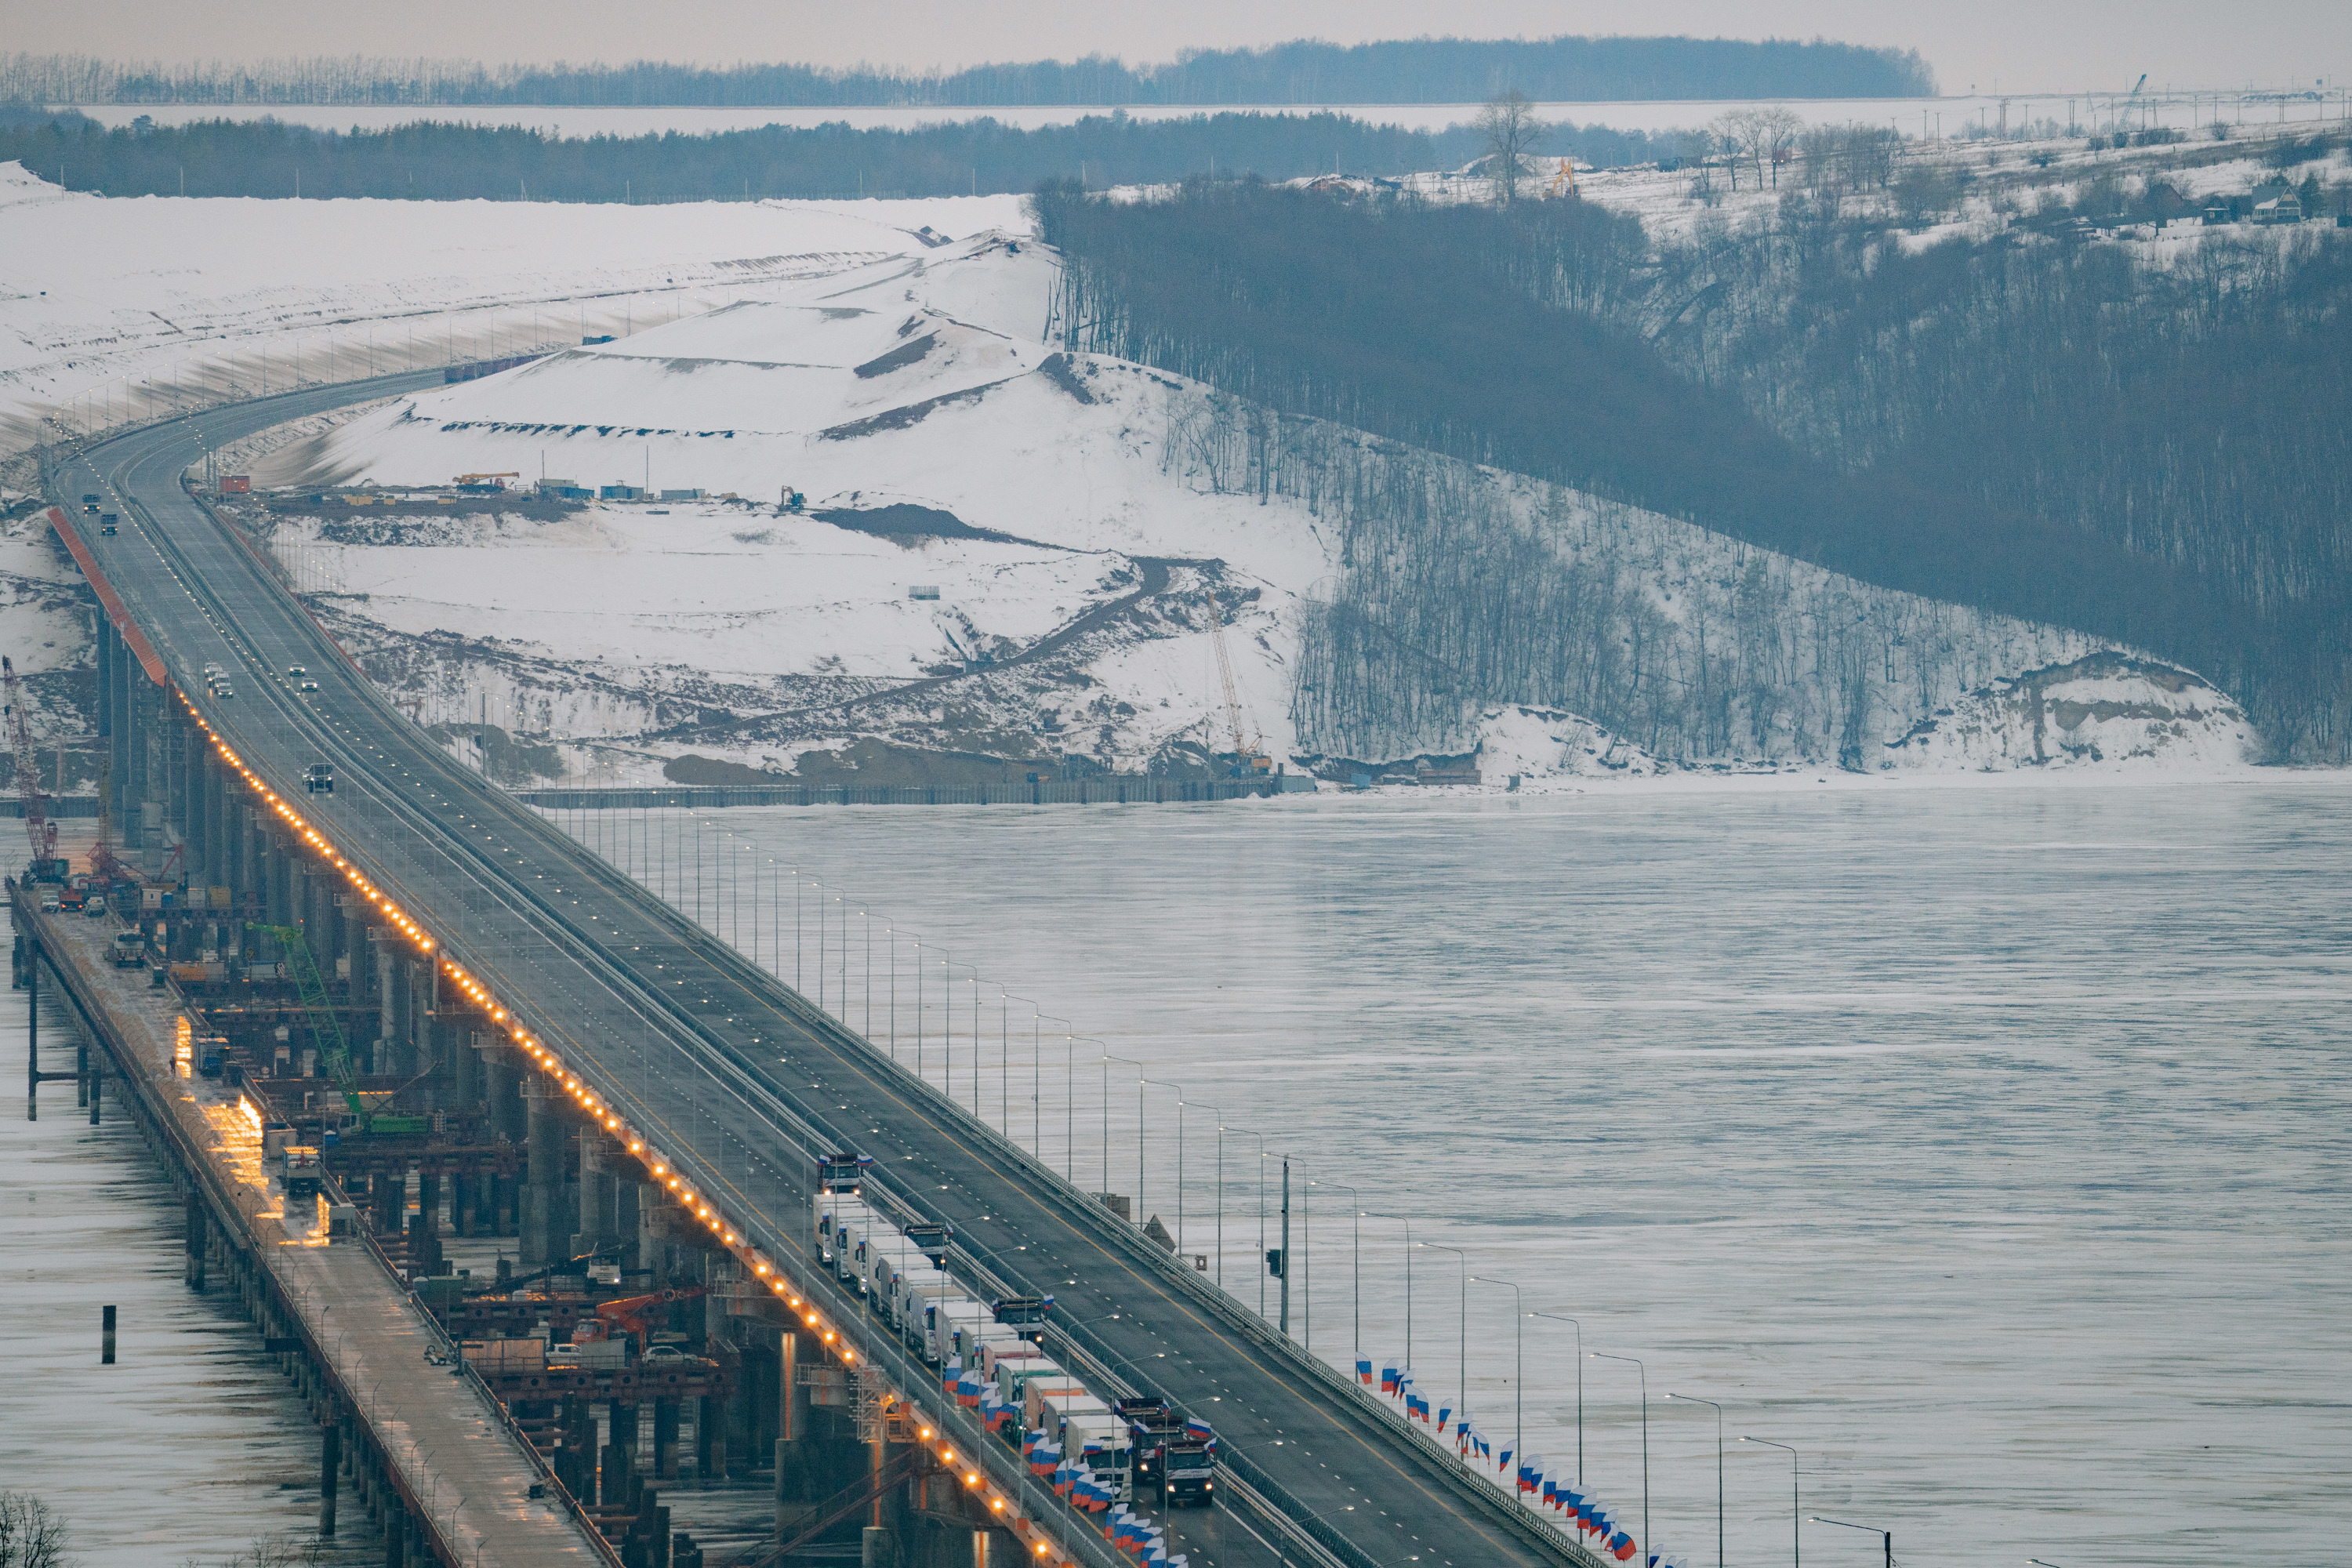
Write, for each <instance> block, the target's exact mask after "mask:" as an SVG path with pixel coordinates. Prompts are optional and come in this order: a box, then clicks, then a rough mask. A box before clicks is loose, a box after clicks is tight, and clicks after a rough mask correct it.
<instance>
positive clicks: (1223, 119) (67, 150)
mask: <svg viewBox="0 0 2352 1568" xmlns="http://www.w3.org/2000/svg"><path fill="white" fill-rule="evenodd" d="M1555 140H1557V142H1559V145H1560V146H1561V147H1563V148H1564V149H1566V150H1570V151H1573V152H1575V153H1578V154H1579V155H1580V156H1582V157H1583V158H1585V159H1586V160H1587V161H1589V162H1591V163H1601V164H1623V163H1641V162H1645V161H1647V160H1650V159H1654V158H1657V157H1660V156H1662V155H1671V154H1672V152H1673V150H1674V148H1675V145H1676V142H1675V137H1674V136H1673V135H1671V134H1669V135H1664V136H1660V137H1656V138H1652V137H1649V136H1646V135H1644V134H1643V133H1642V132H1630V133H1629V132H1616V131H1612V130H1610V129H1608V128H1607V127H1604V126H1588V127H1583V128H1578V127H1575V126H1565V127H1561V128H1559V129H1558V130H1557V131H1556V132H1555ZM1484 151H1485V144H1484V142H1483V140H1482V139H1481V137H1480V135H1479V133H1478V132H1476V131H1475V130H1474V129H1472V128H1471V127H1469V126H1467V125H1463V126H1454V127H1449V128H1448V129H1446V130H1444V131H1440V132H1419V131H1408V130H1405V129H1403V128H1402V127H1400V126H1396V125H1379V124H1373V123H1371V122H1370V121H1364V120H1360V119H1357V118H1354V117H1352V116H1349V115H1342V114H1331V113H1314V114H1240V113H1220V114H1200V115H1186V116H1183V117H1181V118H1178V119H1170V120H1138V119H1132V118H1130V117H1129V116H1128V115H1126V114H1124V113H1116V114H1109V115H1089V116H1087V118H1085V119H1083V120H1080V121H1076V123H1075V124H1069V125H1047V126H1040V127H1037V128H1036V129H1034V130H1024V129H1022V128H1021V127H1018V126H1013V125H1006V124H1003V123H1002V122H1001V121H995V120H991V119H985V118H983V119H979V120H966V121H953V122H950V123H945V124H938V125H926V126H919V127H917V128H915V129H913V130H908V131H899V130H892V129H887V128H884V129H871V130H860V129H857V128H855V127H853V126H850V125H847V124H840V123H835V124H828V125H819V126H810V127H804V128H796V127H792V126H782V125H770V126H763V127H761V128H759V129H757V130H746V131H727V132H712V133H709V134H704V135H685V134H681V133H679V132H659V133H654V134H648V135H644V136H627V137H624V136H590V137H578V136H575V137H563V136H555V135H550V134H547V133H545V132H539V131H532V130H525V129H523V128H521V127H519V126H504V127H494V126H482V125H453V124H448V123H444V122H434V121H418V122H416V123H415V124H411V125H403V126H395V127H392V128H390V129H388V130H383V131H365V130H358V129H354V130H352V131H349V132H328V131H317V130H312V129H310V128H309V127H305V126H299V125H289V124H286V123H283V122H281V121H274V120H261V121H231V120H214V121H196V122H194V123H193V124H188V125H182V126H166V125H156V124H153V123H152V121H151V122H146V123H134V124H132V125H128V126H123V127H120V128H117V129H114V130H109V129H108V128H107V127H105V126H103V125H101V124H100V123H99V122H98V121H94V120H91V119H89V117H88V116H86V115H80V114H50V113H27V112H25V111H22V110H19V111H16V112H15V113H10V112H7V111H5V110H0V162H6V161H8V160H10V159H14V160H16V161H17V162H19V163H23V164H24V165H25V167H26V169H28V170H30V171H31V172H32V173H34V174H37V175H39V176H40V177H41V178H43V179H52V180H58V181H59V182H60V183H62V184H64V185H65V187H66V188H67V189H68V190H76V191H89V192H95V193H98V194H101V195H110V196H147V195H154V196H164V195H188V196H260V197H267V198H285V197H292V196H296V195H300V196H302V197H304V198H307V199H310V200H325V199H332V198H338V197H358V196H367V197H377V198H383V199H389V200H408V201H518V200H523V199H528V200H530V201H542V202H545V201H553V202H639V203H649V202H689V201H744V200H758V199H760V198H762V197H784V196H856V195H868V196H875V195H898V196H940V195H1001V194H1004V193H1008V192H1024V193H1025V192H1028V191H1031V190H1034V189H1035V188H1036V186H1037V185H1038V184H1039V183H1040V182H1042V181H1045V180H1049V179H1064V178H1068V179H1083V180H1084V181H1085V182H1086V183H1087V185H1088V186H1090V187H1095V188H1099V187H1101V186H1103V185H1105V184H1158V183H1161V182H1171V181H1175V180H1179V179H1181V178H1182V177H1183V176H1185V175H1186V174H1192V173H1194V172H1196V171H1202V170H1209V169H1214V170H1216V171H1218V172H1219V173H1221V174H1258V175H1262V176H1264V177H1265V178H1266V179H1271V180H1285V179H1290V178H1293V177H1296V176H1297V175H1301V174H1325V173H1329V172H1332V171H1335V170H1336V171H1340V172H1344V173H1347V174H1371V175H1396V174H1409V173H1412V172H1414V171H1418V170H1425V169H1436V168H1454V167H1458V166H1460V165H1461V164H1463V163H1467V162H1469V161H1470V160H1471V159H1473V158H1475V157H1477V156H1479V155H1480V153H1483V152H1484Z"/></svg>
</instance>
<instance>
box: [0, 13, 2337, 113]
mask: <svg viewBox="0 0 2352 1568" xmlns="http://www.w3.org/2000/svg"><path fill="white" fill-rule="evenodd" d="M0 15H5V16H7V18H8V25H7V28H6V32H7V35H8V36H7V47H10V48H12V49H27V50H32V51H35V52H48V51H52V50H58V51H71V52H85V53H91V54H98V55H103V56H106V57H108V58H156V59H165V60H183V59H226V58H250V57H257V56H265V55H269V56H282V55H303V54H349V53H352V52H359V53H364V54H383V55H407V56H415V55H426V56H431V57H434V58H463V59H481V60H488V61H492V62H502V61H507V60H530V61H550V60H556V59H570V60H574V61H586V60H604V61H619V60H624V59H633V58H656V59H672V60H698V61H704V62H709V63H721V64H723V63H728V62H731V61H735V60H739V59H742V60H808V61H814V62H816V63H819V64H824V65H850V64H856V63H858V62H861V61H865V62H872V63H875V64H881V65H898V66H911V67H917V68H920V67H926V66H934V65H942V66H958V65H968V64H972V63H975V62H978V61H982V60H1010V59H1035V58H1047V57H1052V58H1065V59H1066V58H1074V57H1076V56H1079V55H1083V54H1087V53H1102V54H1109V55H1118V56H1122V57H1124V58H1127V59H1129V60H1130V61H1144V60H1159V59H1166V58H1171V57H1172V56H1173V55H1174V54H1175V53H1176V51H1177V50H1179V49H1181V48H1184V47H1188V46H1189V47H1224V46H1231V45H1236V44H1264V43H1272V42H1276V41H1278V40H1280V39H1284V38H1293V37H1321V38H1328V39H1331V40H1333V41H1335V42H1342V43H1354V42H1360V41H1362V40H1364V39H1367V38H1397V37H1416V36H1418V35H1420V34H1423V33H1452V34H1455V35H1458V36H1461V37H1548V36H1549V35H1552V34H1557V33H1576V32H1586V33H1609V32H1619V33H1625V32H1638V33H1688V34H1694V35H1697V36H1701V37H1717V36H1720V37H1747V38H1756V37H1816V36H1818V37H1829V38H1836V39H1840V40H1843V41H1845V42H1850V43H1860V44H1893V45H1897V46H1900V47H1906V48H1916V49H1917V50H1918V51H1919V52H1920V53H1921V54H1923V55H1925V56H1926V57H1927V60H1928V62H1929V63H1930V64H1931V65H1933V66H1934V67H1935V68H1936V71H1937V77H1938V79H1940V81H1941V83H1942V85H1943V88H1944V90H1945V91H1947V92H1952V93H1964V92H1967V91H1969V89H1970V88H1971V87H1972V86H1973V87H1975V88H1977V89H1980V90H1983V91H1987V92H1990V91H1991V90H1993V89H1994V87H1995V85H1996V83H1997V84H1998V85H1999V86H2000V87H2002V88H2006V89H2012V90H2018V91H2053V90H2058V91H2063V90H2070V89H2082V88H2090V89H2096V90H2100V91H2106V90H2113V89H2123V88H2127V87H2128V86H2129V85H2130V83H2131V81H2132V79H2134V78H2136V77H2137V76H2138V75H2139V73H2140V72H2142V71H2146V72H2147V73H2148V78H2149V83H2150V85H2151V86H2158V85H2162V84H2166V83H2171V84H2176V85H2179V86H2183V87H2237V86H2242V85H2245V84H2247V83H2250V82H2251V83H2258V84H2261V85H2264V86H2278V85H2284V84H2286V83H2288V82H2290V81H2292V82H2294V83H2296V84H2297V85H2303V86H2308V85H2310V84H2311V83H2312V82H2313V81H2314V80H2315V79H2321V78H2325V79H2327V81H2328V84H2329V85H2330V86H2331V87H2332V86H2335V85H2336V72H2337V71H2338V70H2342V71H2344V72H2345V73H2346V74H2347V77H2352V4H2347V0H2231V3H2227V4H2223V3H2219V0H1961V3H1951V0H1945V3H1940V4H1936V5H1919V4H1909V5H1905V4H1894V5H1889V4H1887V3H1886V0H1651V3H1650V4H1647V5H1642V6H1640V7H1639V8H1638V9H1636V8H1633V7H1629V6H1626V5H1623V4H1622V3H1618V4H1611V5H1601V4H1598V3H1595V0H1447V3H1446V4H1444V5H1437V4H1432V3H1431V0H1189V3H1187V4H1184V5H1133V4H1128V5H1120V4H1117V3H1105V0H1083V3H1081V0H824V3H822V4H816V3H812V0H397V3H394V0H74V3H72V4H67V5H56V4H52V5H36V4H34V0H6V3H5V6H0Z"/></svg>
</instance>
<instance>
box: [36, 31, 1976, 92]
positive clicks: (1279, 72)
mask: <svg viewBox="0 0 2352 1568" xmlns="http://www.w3.org/2000/svg"><path fill="white" fill-rule="evenodd" d="M1514 88H1516V89H1518V90H1519V91H1520V92H1523V93H1525V94H1527V96H1528V97H1529V98H1532V99H1535V100H1538V101H1539V102H1558V103H1576V102H1582V103H1596V102H1622V101H1625V100H1638V99H1736V98H1910V97H1918V96H1923V95H1927V94H1930V93H1933V92H1934V91H1935V90H1936V81H1935V73H1934V72H1932V71H1931V70H1929V69H1928V68H1927V64H1926V62H1924V61H1923V60H1921V59H1920V58H1919V56H1918V54H1917V52H1916V50H1911V51H1906V50H1898V49H1874V48H1863V47H1857V46H1855V45H1852V44H1839V43H1832V42H1828V41H1825V40H1822V39H1820V38H1815V39H1812V40H1811V41H1799V40H1796V39H1781V38H1770V39H1764V40H1761V41H1754V42H1750V41H1748V40H1743V39H1737V38H1686V37H1645V38H1628V37H1601V38H1591V37H1568V36H1563V37H1552V38H1536V39H1522V38H1498V39H1478V38H1427V37H1424V38H1410V39H1395V40H1390V41H1384V42H1379V43H1369V44H1355V45H1339V44H1327V43H1321V42H1318V41H1315V40H1312V39H1297V40H1294V41H1292V42H1289V43H1284V44H1273V45H1269V46H1267V47H1263V48H1237V49H1194V50H1188V51H1186V52H1185V53H1183V54H1182V55H1180V56H1179V57H1178V58H1176V59H1174V60H1171V61H1168V62H1166V63H1164V64H1159V65H1139V66H1129V65H1128V64H1126V63H1125V62H1123V61H1120V60H1118V59H1112V58H1105V57H1103V56H1100V55H1090V56H1087V58H1083V59H1077V60H1031V61H1026V62H1022V63H1008V64H999V65H977V66H971V67H967V68H963V69H961V70H953V71H938V70H934V71H924V72H910V71H896V70H887V69H876V68H855V69H849V70H834V69H828V68H824V67H819V66H810V65H793V64H737V65H732V66H724V67H710V66H697V65H691V64H671V63H669V62H667V61H654V60H637V61H633V62H630V63H628V64H625V65H615V66H608V65H576V66H575V65H564V64H557V65H551V66H525V65H509V66H495V67H494V66H486V65H482V64H480V63H478V62H475V61H467V60H427V59H385V58H370V57H363V56H341V57H311V58H299V59H296V58H289V59H270V60H257V61H250V62H227V63H224V62H219V61H213V62H205V63H186V64H178V65H170V64H164V63H162V62H155V61H127V62H126V61H120V60H109V59H102V58H96V57H93V56H88V55H33V54H25V53H18V54H15V55H0V102H15V103H27V104H98V103H211V104H256V103H259V104H268V103H285V104H294V103H303V104H322V103H342V104H450V105H457V104H499V103H515V104H578V105H583V106H588V105H595V106H630V107H636V106H644V105H653V104H675V105H700V106H705V107H725V106H746V105H749V106H754V107H762V108H765V107H783V106H788V105H796V106H812V107H819V108H847V107H851V106H890V105H926V104H936V105H940V106H948V107H959V108H970V107H983V106H988V105H1012V104H1099V105H1101V106H1102V107H1104V108H1106V109H1108V108H1112V107H1116V106H1118V105H1121V104H1200V105H1202V106H1209V105H1216V104H1282V103H1477V102H1481V101H1483V100H1486V99H1488V98H1491V97H1493V96H1495V95H1496V94H1497V93H1499V92H1504V91H1507V90H1508V89H1514Z"/></svg>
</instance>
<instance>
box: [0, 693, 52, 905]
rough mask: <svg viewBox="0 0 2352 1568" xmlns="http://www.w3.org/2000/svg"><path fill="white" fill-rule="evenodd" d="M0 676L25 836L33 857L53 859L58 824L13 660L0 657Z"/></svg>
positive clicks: (17, 796) (17, 795)
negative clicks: (45, 788) (43, 783)
mask: <svg viewBox="0 0 2352 1568" xmlns="http://www.w3.org/2000/svg"><path fill="white" fill-rule="evenodd" d="M0 678H5V683H6V689H7V704H6V706H7V719H8V744H9V746H10V747H11V749H12V750H13V751H14V752H15V753H16V798H17V799H18V800H20V801H22V802H24V805H25V837H27V838H29V839H31V840H32V844H33V858H34V859H36V860H53V859H55V858H57V853H58V825H57V824H56V823H54V822H51V821H50V820H49V810H48V802H47V798H46V797H44V796H43V795H42V794H41V765H40V763H38V762H37V760H36V759H35V757H34V755H33V727H32V724H31V722H30V721H28V720H27V719H26V715H25V688H24V682H23V681H21V680H20V679H17V676H16V661H15V660H14V659H10V658H0Z"/></svg>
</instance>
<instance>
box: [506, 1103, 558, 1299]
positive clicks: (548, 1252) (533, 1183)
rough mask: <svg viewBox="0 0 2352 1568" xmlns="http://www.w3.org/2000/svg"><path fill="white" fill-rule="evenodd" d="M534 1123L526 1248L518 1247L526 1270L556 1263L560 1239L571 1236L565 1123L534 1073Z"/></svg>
mask: <svg viewBox="0 0 2352 1568" xmlns="http://www.w3.org/2000/svg"><path fill="white" fill-rule="evenodd" d="M522 1089H523V1111H524V1117H525V1121H526V1122H527V1124H528V1136H527V1137H526V1138H525V1140H524V1162H525V1163H524V1166H523V1189H522V1235H521V1237H520V1243H521V1245H520V1247H518V1248H517V1251H518V1252H519V1253H520V1258H521V1262H522V1266H523V1267H524V1268H543V1267H544V1266H546V1265H547V1264H550V1263H552V1262H553V1261H555V1251H554V1248H555V1246H556V1238H557V1237H559V1236H562V1235H565V1234H567V1230H566V1228H565V1227H563V1226H562V1218H563V1215H562V1207H563V1121H562V1112H561V1111H560V1110H558V1109H557V1105H558V1101H557V1100H556V1098H555V1095H554V1094H553V1092H552V1086H551V1085H550V1084H548V1083H547V1082H546V1081H545V1080H544V1079H542V1078H541V1076H540V1075H539V1074H537V1073H533V1074H532V1075H531V1076H530V1079H529V1080H528V1081H526V1082H525V1083H524V1085H523V1086H522Z"/></svg>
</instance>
